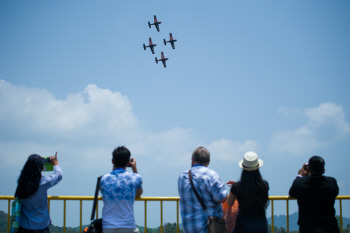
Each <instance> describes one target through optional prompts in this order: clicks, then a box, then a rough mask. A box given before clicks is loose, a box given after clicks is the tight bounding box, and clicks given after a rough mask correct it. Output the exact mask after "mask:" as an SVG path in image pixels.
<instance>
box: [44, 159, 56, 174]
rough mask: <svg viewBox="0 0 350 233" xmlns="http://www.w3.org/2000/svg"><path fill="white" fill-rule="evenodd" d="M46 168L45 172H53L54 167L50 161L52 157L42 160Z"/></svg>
mask: <svg viewBox="0 0 350 233" xmlns="http://www.w3.org/2000/svg"><path fill="white" fill-rule="evenodd" d="M42 161H43V164H44V167H43V170H42V171H43V172H49V171H53V165H52V163H51V161H50V157H46V158H43V159H42Z"/></svg>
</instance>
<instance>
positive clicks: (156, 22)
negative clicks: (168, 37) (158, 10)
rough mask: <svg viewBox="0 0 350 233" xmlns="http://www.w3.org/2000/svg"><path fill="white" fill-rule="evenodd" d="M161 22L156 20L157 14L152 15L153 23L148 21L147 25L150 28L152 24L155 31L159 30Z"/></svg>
mask: <svg viewBox="0 0 350 233" xmlns="http://www.w3.org/2000/svg"><path fill="white" fill-rule="evenodd" d="M161 23H162V22H158V20H157V16H154V23H150V22H149V21H148V27H149V28H151V25H154V26H156V28H157V31H158V32H159V24H161Z"/></svg>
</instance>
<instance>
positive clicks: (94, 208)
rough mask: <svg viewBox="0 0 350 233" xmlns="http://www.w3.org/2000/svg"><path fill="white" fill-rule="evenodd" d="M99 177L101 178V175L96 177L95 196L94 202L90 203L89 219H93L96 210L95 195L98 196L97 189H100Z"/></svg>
mask: <svg viewBox="0 0 350 233" xmlns="http://www.w3.org/2000/svg"><path fill="white" fill-rule="evenodd" d="M101 178H102V176H100V177H98V178H97V184H96V191H95V198H94V203H93V204H92V213H91V221H92V220H94V219H95V211H96V205H97V196H98V190H99V189H100V182H101Z"/></svg>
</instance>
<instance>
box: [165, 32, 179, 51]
mask: <svg viewBox="0 0 350 233" xmlns="http://www.w3.org/2000/svg"><path fill="white" fill-rule="evenodd" d="M169 34H170V40H169V41H166V40H165V39H163V40H164V45H166V42H169V43H170V44H171V47H173V49H175V42H176V41H177V40H174V39H173V35H172V34H171V33H169Z"/></svg>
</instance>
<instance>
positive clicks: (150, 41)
mask: <svg viewBox="0 0 350 233" xmlns="http://www.w3.org/2000/svg"><path fill="white" fill-rule="evenodd" d="M151 44H152V39H151V37H150V38H149V45H151Z"/></svg>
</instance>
